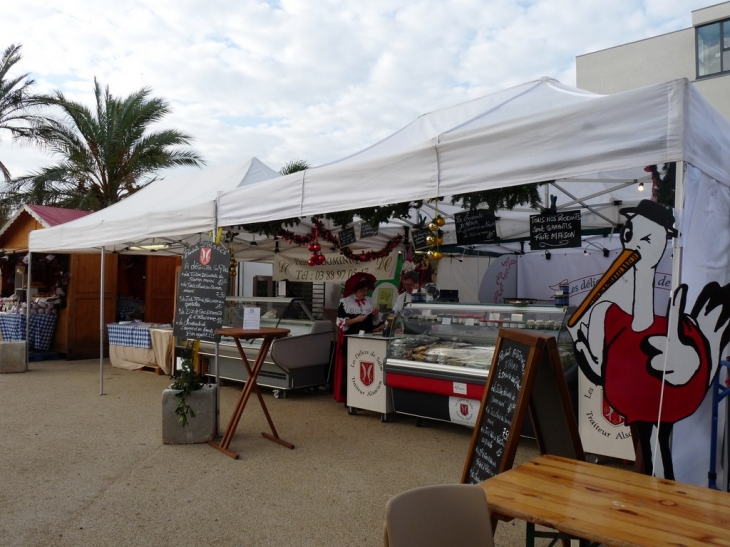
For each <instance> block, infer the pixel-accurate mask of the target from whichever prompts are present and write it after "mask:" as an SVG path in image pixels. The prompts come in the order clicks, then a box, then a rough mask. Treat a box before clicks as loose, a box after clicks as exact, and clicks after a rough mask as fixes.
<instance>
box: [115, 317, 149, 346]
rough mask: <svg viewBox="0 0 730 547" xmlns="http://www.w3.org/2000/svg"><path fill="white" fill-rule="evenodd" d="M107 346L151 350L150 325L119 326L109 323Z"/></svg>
mask: <svg viewBox="0 0 730 547" xmlns="http://www.w3.org/2000/svg"><path fill="white" fill-rule="evenodd" d="M106 328H107V331H108V332H109V344H110V345H112V346H128V347H130V348H147V349H149V348H151V347H152V340H150V325H149V324H147V323H143V324H142V323H140V324H134V323H131V324H129V325H120V324H119V323H109V324H108V325H107V326H106Z"/></svg>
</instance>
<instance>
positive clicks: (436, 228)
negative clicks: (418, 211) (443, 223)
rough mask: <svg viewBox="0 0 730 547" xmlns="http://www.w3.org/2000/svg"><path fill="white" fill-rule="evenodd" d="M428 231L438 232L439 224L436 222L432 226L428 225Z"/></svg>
mask: <svg viewBox="0 0 730 547" xmlns="http://www.w3.org/2000/svg"><path fill="white" fill-rule="evenodd" d="M428 229H429V230H431V231H432V232H436V231H437V230H438V229H439V227H438V224H436V223H435V222H432V223H431V224H429V225H428Z"/></svg>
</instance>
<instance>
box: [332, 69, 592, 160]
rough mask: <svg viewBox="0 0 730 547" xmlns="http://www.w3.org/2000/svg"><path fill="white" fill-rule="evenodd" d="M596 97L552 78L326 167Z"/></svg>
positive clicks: (445, 113) (426, 122)
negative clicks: (456, 131) (462, 129)
mask: <svg viewBox="0 0 730 547" xmlns="http://www.w3.org/2000/svg"><path fill="white" fill-rule="evenodd" d="M596 96H597V95H596V94H594V93H591V92H589V91H583V90H581V89H576V88H573V87H569V86H566V85H563V84H561V83H560V82H558V81H557V80H553V79H552V78H541V79H540V80H536V81H532V82H527V83H524V84H521V85H517V86H514V87H510V88H508V89H504V90H501V91H497V92H495V93H491V94H489V95H486V96H484V97H479V98H476V99H473V100H471V101H467V102H464V103H460V104H457V105H453V106H450V107H447V108H442V109H441V110H436V111H434V112H428V113H426V114H423V115H421V116H419V117H418V118H417V119H416V120H415V121H413V122H412V123H410V124H408V125H406V126H405V127H404V128H402V129H400V130H399V131H397V132H395V133H393V134H392V135H390V136H389V137H386V138H385V139H383V140H382V141H380V142H377V143H375V144H374V145H372V146H369V147H368V148H365V149H364V150H361V151H359V152H357V153H355V154H352V155H351V156H347V157H345V158H342V159H340V160H337V161H334V162H331V163H328V164H325V165H326V166H331V165H337V166H342V165H343V164H344V163H350V162H354V163H359V162H363V161H370V160H372V159H375V158H379V157H384V156H389V155H391V154H393V153H394V152H396V151H399V150H400V151H402V150H408V149H412V148H413V147H414V145H415V144H420V143H424V142H428V141H431V140H432V139H434V138H436V137H438V136H439V135H441V134H443V133H447V132H449V131H455V130H459V129H461V128H463V127H466V126H469V127H472V128H473V127H478V126H482V125H485V124H487V125H490V124H494V123H497V122H502V121H505V120H510V119H514V118H520V117H524V116H530V115H533V114H536V113H537V112H542V111H544V110H547V109H550V108H556V107H559V106H563V105H567V104H574V103H575V102H576V101H578V100H588V99H590V98H592V97H596ZM320 167H324V166H320Z"/></svg>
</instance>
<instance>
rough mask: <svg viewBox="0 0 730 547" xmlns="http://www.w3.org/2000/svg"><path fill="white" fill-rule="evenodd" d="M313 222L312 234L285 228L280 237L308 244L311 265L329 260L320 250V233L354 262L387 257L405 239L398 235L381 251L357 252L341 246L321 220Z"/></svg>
mask: <svg viewBox="0 0 730 547" xmlns="http://www.w3.org/2000/svg"><path fill="white" fill-rule="evenodd" d="M312 223H313V224H314V226H313V227H312V233H311V234H308V235H299V234H295V233H293V232H291V231H289V230H286V229H283V228H282V230H281V233H280V234H279V237H281V239H283V240H284V241H288V242H289V243H294V244H295V245H298V246H300V247H301V246H303V245H307V250H308V251H310V252H311V253H312V256H311V257H310V259H309V260H308V261H307V264H309V265H310V266H315V265H321V264H324V263H325V261H326V260H327V259H326V257H325V256H324V255H323V254H321V252H320V251H321V250H322V246H321V245H320V244H319V236H320V235H321V236H322V238H323V239H324V240H325V241H326V242H327V243H329V244H331V245H332V246H333V249H332V250H337V249H339V251H340V254H342V255H344V256H345V257H347V258H348V259H350V260H352V261H354V262H370V261H372V260H376V259H378V258H385V257H386V256H388V255H389V254H390V253H392V252H393V250H394V249H395V248H396V247H397V246H398V245H400V243H401V241H403V236H402V235H398V236H395V237H394V238H392V239H391V240H390V241H388V243H387V244H386V245H385V247H383V248H382V249H380V250H379V251H367V252H365V251H361V252H360V253H359V254H355V253H353V252H352V251H351V250H350V248H349V247H342V248H340V240H339V238H338V237H337V236H336V235H335V234H333V233H332V232H331V231H330V230H328V229H327V228H326V227H325V225H324V224H323V223H322V221H321V220H319V219H316V218H313V219H312Z"/></svg>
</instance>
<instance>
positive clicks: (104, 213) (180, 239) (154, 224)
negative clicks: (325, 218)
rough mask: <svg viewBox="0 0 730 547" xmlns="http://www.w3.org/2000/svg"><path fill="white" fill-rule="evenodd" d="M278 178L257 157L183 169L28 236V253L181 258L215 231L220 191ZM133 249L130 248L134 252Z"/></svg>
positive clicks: (275, 173) (274, 172)
mask: <svg viewBox="0 0 730 547" xmlns="http://www.w3.org/2000/svg"><path fill="white" fill-rule="evenodd" d="M278 176H280V175H279V174H278V173H277V172H276V171H274V170H273V169H271V168H270V167H267V166H266V165H265V164H264V163H262V162H261V161H260V160H258V159H256V158H252V159H250V160H248V161H246V162H245V163H239V164H234V165H225V166H222V167H217V168H210V169H204V170H200V169H195V170H190V169H187V170H185V171H184V172H180V173H176V174H174V175H172V176H168V177H165V178H163V179H161V180H158V181H155V182H153V183H152V184H149V185H148V186H145V187H144V188H142V189H141V190H140V191H138V192H137V193H135V194H133V195H131V196H129V197H128V198H126V199H124V200H122V201H120V202H119V203H115V204H114V205H112V206H110V207H107V208H106V209H102V210H101V211H98V212H96V213H93V214H91V215H88V216H86V217H84V218H81V219H78V220H76V221H72V222H68V223H66V224H64V225H61V226H58V227H55V228H50V229H46V230H34V231H33V232H31V233H30V250H31V252H44V251H48V250H51V249H52V250H53V251H55V252H68V253H84V252H92V251H93V252H99V249H101V248H104V249H105V251H107V252H112V251H118V252H125V251H126V252H129V251H130V250H131V251H135V250H136V251H138V252H145V247H150V248H155V249H156V252H158V253H160V254H178V255H179V254H182V251H183V249H184V247H185V245H187V244H190V243H191V242H194V241H197V240H198V239H199V238H200V237H201V234H205V233H206V232H209V231H211V230H213V229H214V228H215V227H216V218H215V203H216V198H217V196H218V193H219V192H221V191H223V190H231V189H233V188H238V187H242V186H246V185H249V184H255V183H257V182H260V181H264V180H267V179H271V178H274V177H278ZM133 247H134V248H136V249H132V248H133Z"/></svg>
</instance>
